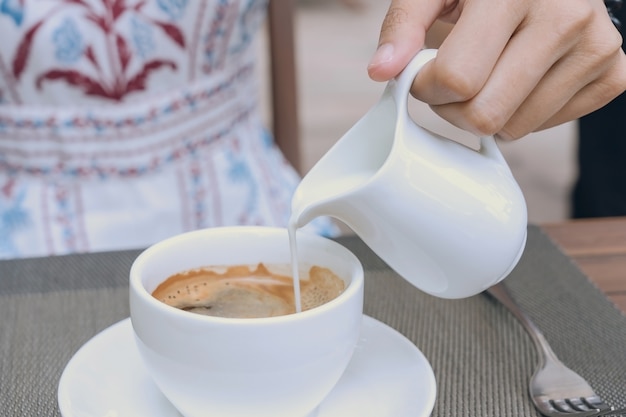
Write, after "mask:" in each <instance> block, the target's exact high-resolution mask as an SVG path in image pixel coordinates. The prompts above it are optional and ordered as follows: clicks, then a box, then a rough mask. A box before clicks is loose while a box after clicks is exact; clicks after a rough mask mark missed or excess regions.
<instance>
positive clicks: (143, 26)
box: [130, 16, 155, 58]
mask: <svg viewBox="0 0 626 417" xmlns="http://www.w3.org/2000/svg"><path fill="white" fill-rule="evenodd" d="M130 24H131V31H130V32H131V36H132V40H133V44H134V46H135V50H136V51H137V54H138V55H139V56H140V57H142V58H146V57H148V56H150V53H151V52H152V51H154V48H155V45H154V36H153V33H152V26H150V25H148V24H147V23H145V22H143V21H141V20H139V19H137V18H136V17H135V16H133V18H132V19H131V21H130Z"/></svg>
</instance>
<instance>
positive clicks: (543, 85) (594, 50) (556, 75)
mask: <svg viewBox="0 0 626 417" xmlns="http://www.w3.org/2000/svg"><path fill="white" fill-rule="evenodd" d="M587 4H589V3H587ZM598 4H599V5H600V6H601V7H597V5H598ZM592 6H594V7H595V9H592V10H591V18H590V19H583V20H587V21H588V24H587V29H582V30H580V29H579V28H577V27H576V26H574V28H573V31H574V32H575V31H578V32H579V33H580V34H581V37H582V39H583V41H582V42H580V43H578V44H577V45H576V47H575V48H573V49H572V50H570V51H568V53H567V55H565V56H563V57H562V58H561V59H559V61H558V62H556V63H555V64H554V65H553V66H552V67H551V68H550V70H549V71H548V72H547V73H546V74H545V76H544V77H543V78H542V79H541V81H540V82H539V83H538V84H537V86H536V88H535V89H534V90H533V91H532V92H531V93H530V94H529V95H528V97H527V98H526V99H525V100H524V102H523V103H522V104H521V105H520V106H519V108H518V109H517V110H516V111H515V112H514V113H513V114H512V115H511V117H510V119H508V120H507V121H506V124H505V125H504V126H503V127H502V128H501V130H500V132H499V133H498V135H499V136H501V137H502V138H504V139H517V138H520V137H522V136H525V135H526V134H528V133H530V132H532V131H535V130H537V129H540V128H543V127H544V126H545V127H549V126H554V125H555V124H558V123H563V122H566V121H568V120H573V119H576V118H578V117H581V116H583V115H585V114H587V113H589V112H591V111H594V110H596V109H598V108H599V107H601V106H603V105H605V104H606V103H608V102H609V101H610V100H612V99H613V98H615V97H616V96H617V95H619V94H620V93H621V92H623V91H624V89H625V88H626V57H625V56H624V53H623V51H622V49H621V44H622V39H621V36H620V35H619V33H618V32H617V30H615V28H614V27H613V25H612V24H611V23H610V22H609V18H608V16H607V14H606V10H605V9H604V5H603V4H602V2H598V3H592ZM575 10H579V11H580V10H582V7H578V6H577V7H576V8H575ZM568 20H569V21H570V22H572V21H575V20H576V17H575V16H570V17H569V18H568Z"/></svg>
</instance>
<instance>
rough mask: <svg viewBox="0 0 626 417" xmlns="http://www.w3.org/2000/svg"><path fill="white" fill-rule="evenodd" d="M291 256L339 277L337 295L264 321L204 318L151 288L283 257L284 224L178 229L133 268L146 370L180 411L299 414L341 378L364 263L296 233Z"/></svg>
mask: <svg viewBox="0 0 626 417" xmlns="http://www.w3.org/2000/svg"><path fill="white" fill-rule="evenodd" d="M297 236H298V237H297V243H298V259H299V261H300V262H302V263H306V264H312V265H319V266H322V267H327V268H329V269H331V270H332V271H333V272H334V273H335V274H337V275H338V276H339V277H340V278H342V279H343V280H344V282H345V284H346V288H345V290H344V291H343V292H342V293H341V294H340V295H339V296H338V297H337V298H335V299H333V300H331V301H329V302H327V303H326V304H323V305H321V306H319V307H316V308H314V309H311V310H308V311H304V312H301V313H296V314H290V315H285V316H277V317H270V318H253V319H234V318H221V317H209V316H203V315H199V314H194V313H190V312H186V311H183V310H179V309H177V308H174V307H170V306H168V305H166V304H165V303H163V302H161V301H159V300H157V299H155V298H154V297H153V296H152V295H151V293H152V291H153V290H154V289H155V288H156V287H157V286H158V285H159V284H160V283H161V282H163V281H164V280H165V279H167V278H168V277H169V276H171V275H174V274H176V273H179V272H182V271H185V270H189V269H193V268H198V267H203V266H210V265H229V264H232V265H235V264H236V265H239V264H255V263H258V262H264V263H266V264H290V247H289V239H288V236H287V231H286V230H285V229H278V228H269V227H244V226H239V227H223V228H213V229H204V230H199V231H195V232H190V233H185V234H182V235H179V236H175V237H172V238H170V239H167V240H165V241H163V242H160V243H157V244H155V245H154V246H152V247H150V248H148V249H147V250H145V251H144V252H143V253H141V254H140V255H139V256H138V258H137V259H136V260H135V262H134V263H133V265H132V268H131V271H130V312H131V314H130V315H131V321H132V325H133V329H134V333H135V339H136V342H137V346H138V348H139V352H140V355H141V357H142V358H143V360H144V362H145V365H146V368H147V370H148V373H149V374H150V375H151V376H152V378H153V380H154V382H155V383H156V385H157V386H158V387H159V389H160V390H161V391H162V393H163V394H164V395H165V397H167V398H168V399H169V400H170V402H171V403H172V404H173V405H174V406H175V407H176V408H177V409H178V410H179V411H180V412H181V413H182V414H183V415H184V416H185V417H201V416H202V417H205V416H216V417H217V416H219V417H250V416H255V417H264V416H268V417H269V416H271V417H278V416H289V417H304V416H314V415H315V414H316V409H317V406H318V405H319V404H320V403H321V402H322V401H323V400H324V398H325V397H326V395H327V394H328V393H329V392H330V391H331V390H332V389H333V387H334V386H335V384H336V383H337V382H338V381H339V379H340V377H341V375H342V374H343V372H344V370H345V368H346V367H347V365H348V363H349V361H350V358H351V356H352V353H353V351H354V348H355V346H356V343H357V341H358V337H359V331H360V325H361V319H362V315H363V268H362V266H361V264H360V262H359V260H358V259H357V258H356V256H354V255H353V254H352V253H351V252H350V251H349V250H347V249H346V248H345V247H343V246H341V245H340V244H338V243H336V242H334V241H332V240H329V239H326V238H323V237H320V236H316V235H310V234H306V233H304V232H298V234H297Z"/></svg>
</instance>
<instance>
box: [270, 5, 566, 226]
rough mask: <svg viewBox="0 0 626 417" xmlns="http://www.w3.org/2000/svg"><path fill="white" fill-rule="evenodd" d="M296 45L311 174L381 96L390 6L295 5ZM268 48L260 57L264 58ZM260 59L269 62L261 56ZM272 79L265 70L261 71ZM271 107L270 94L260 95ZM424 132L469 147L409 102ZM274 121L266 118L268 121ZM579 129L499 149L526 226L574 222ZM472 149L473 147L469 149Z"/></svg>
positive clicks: (551, 132)
mask: <svg viewBox="0 0 626 417" xmlns="http://www.w3.org/2000/svg"><path fill="white" fill-rule="evenodd" d="M296 4H297V6H296V20H295V36H296V39H295V44H296V54H297V55H296V60H297V62H296V65H297V71H298V75H297V77H298V79H297V81H298V97H299V102H298V105H299V113H300V132H301V140H302V158H303V168H304V172H306V171H307V170H308V169H309V168H310V167H311V166H313V164H315V162H316V161H317V160H318V159H319V158H320V157H321V156H322V155H323V154H324V153H325V152H326V151H327V150H328V149H329V147H330V146H332V145H333V144H334V143H335V142H336V141H337V140H338V139H339V138H340V137H341V136H342V135H343V134H344V133H345V132H346V131H347V130H348V129H349V128H350V127H351V126H352V125H353V124H354V123H356V121H357V120H359V119H360V118H361V117H362V116H363V115H364V114H365V112H367V110H369V109H370V108H371V107H372V106H373V105H374V104H375V103H376V102H377V101H378V99H379V97H380V95H381V94H382V91H383V88H384V84H381V83H376V82H373V81H371V80H370V79H369V78H368V76H367V71H366V67H367V63H368V62H369V59H370V57H371V55H372V54H373V52H374V50H375V48H376V45H377V41H378V33H379V29H380V25H381V23H382V20H383V18H384V16H385V13H386V11H387V7H388V2H386V1H381V0H298V1H297V2H296ZM265 47H266V46H265V41H264V42H262V43H261V45H260V51H265V49H264V48H265ZM259 55H260V59H266V57H265V55H264V54H263V53H260V54H259ZM264 67H265V70H266V71H267V66H266V65H264ZM263 97H264V98H263V99H264V102H265V103H266V108H267V103H269V92H268V91H264V92H263ZM411 106H412V110H411V112H412V115H413V118H414V119H415V120H416V121H418V123H419V124H422V125H424V126H425V127H427V128H430V129H432V130H435V131H437V132H439V133H442V134H444V135H446V136H448V137H452V138H454V139H456V140H459V141H461V142H466V141H470V142H471V141H472V140H474V139H473V138H472V139H469V138H468V136H467V135H466V134H465V133H464V132H461V131H459V130H458V129H456V128H454V127H453V126H450V125H449V124H448V123H447V122H445V121H443V120H442V119H440V118H439V117H438V116H436V115H435V114H434V113H432V111H430V109H429V108H428V106H425V105H423V104H421V103H419V102H417V101H416V100H412V103H411ZM266 116H267V117H268V120H269V112H267V113H266ZM576 141H577V126H576V123H575V122H571V123H567V124H564V125H561V126H558V127H556V128H553V129H549V130H545V131H542V132H539V133H534V134H532V135H529V136H526V137H524V138H522V139H521V140H518V141H515V142H510V143H509V142H507V143H502V142H500V149H501V151H502V153H503V154H504V156H505V158H506V159H507V161H508V163H509V165H510V167H511V170H512V171H513V174H514V175H515V178H516V179H517V181H518V183H519V184H520V186H521V188H522V191H523V192H524V195H525V197H526V201H527V204H528V216H529V222H530V223H533V224H539V223H551V222H555V221H560V220H563V219H566V218H568V217H569V194H570V189H571V186H572V184H573V181H574V178H575V176H576V164H575V151H576ZM470 144H471V143H470Z"/></svg>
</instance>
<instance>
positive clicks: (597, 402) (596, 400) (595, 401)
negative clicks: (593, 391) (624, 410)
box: [582, 395, 612, 411]
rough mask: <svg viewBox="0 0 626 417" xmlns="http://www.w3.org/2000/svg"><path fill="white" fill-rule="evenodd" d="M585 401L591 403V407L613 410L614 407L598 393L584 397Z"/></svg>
mask: <svg viewBox="0 0 626 417" xmlns="http://www.w3.org/2000/svg"><path fill="white" fill-rule="evenodd" d="M582 400H583V401H584V402H586V403H587V404H589V407H591V408H596V409H599V410H606V411H608V410H611V409H612V407H610V406H609V405H608V404H607V403H605V402H604V401H603V400H602V398H600V397H598V396H597V395H594V396H592V397H587V398H583V399H582Z"/></svg>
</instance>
